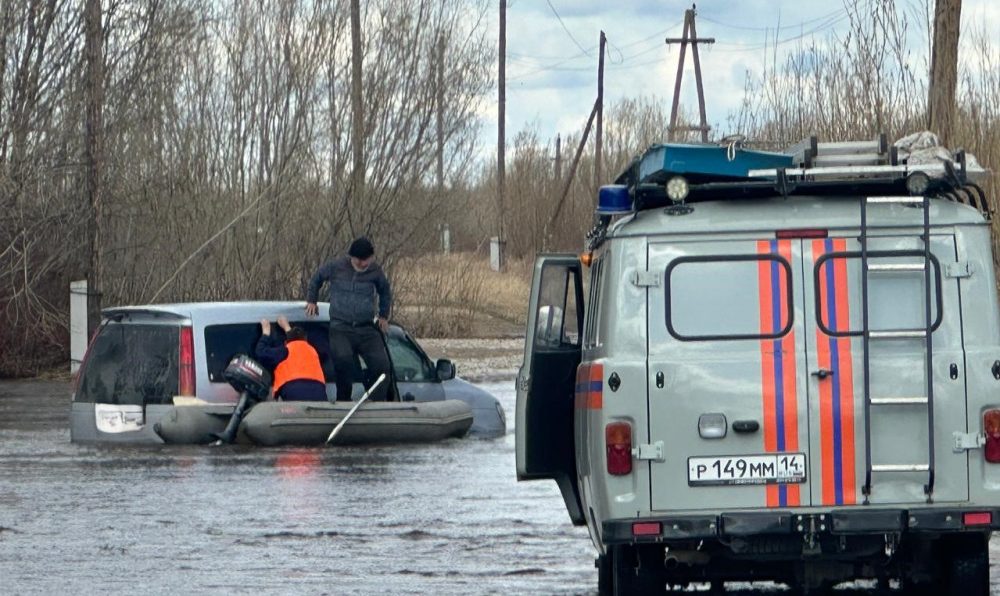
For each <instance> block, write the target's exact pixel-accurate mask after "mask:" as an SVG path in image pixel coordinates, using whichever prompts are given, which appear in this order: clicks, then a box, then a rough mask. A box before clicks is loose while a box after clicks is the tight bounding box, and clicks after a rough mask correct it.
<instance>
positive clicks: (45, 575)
mask: <svg viewBox="0 0 1000 596" xmlns="http://www.w3.org/2000/svg"><path fill="white" fill-rule="evenodd" d="M484 387H485V388H487V389H488V390H490V391H491V392H493V393H494V394H495V395H497V396H499V397H500V399H501V401H502V403H503V405H504V407H505V409H506V411H507V416H508V420H510V421H513V418H514V416H513V413H514V391H513V379H512V378H511V379H508V380H504V381H500V382H490V383H485V384H484ZM68 395H69V388H68V385H67V384H66V383H58V382H44V381H28V382H25V381H18V382H6V381H5V382H0V578H2V579H0V586H2V588H0V591H2V592H3V593H4V594H34V593H68V592H72V593H74V594H92V593H94V594H96V593H116V594H117V593H140V592H141V593H149V592H152V593H177V594H181V593H184V594H187V593H207V592H214V593H220V592H224V593H236V594H242V593H246V594H255V595H260V594H289V593H296V594H321V593H329V594H371V593H375V592H378V593H390V594H596V585H597V574H596V571H595V570H594V568H593V557H594V551H593V549H592V547H591V545H590V541H589V538H588V537H587V534H586V531H585V530H584V529H582V528H574V527H573V526H572V525H571V524H570V523H569V519H568V518H567V515H566V512H565V511H564V509H563V506H562V501H561V499H560V497H559V494H558V491H557V490H556V487H555V484H553V483H550V482H529V483H517V482H516V481H515V479H514V438H513V434H510V433H508V435H507V436H505V437H503V438H500V439H496V440H473V439H467V440H450V441H447V442H443V443H440V444H435V445H421V446H394V447H378V448H370V447H346V448H345V447H339V448H336V449H322V448H314V449H302V448H260V447H255V448H238V447H230V446H227V447H176V446H170V447H168V446H163V447H153V448H135V447H132V448H104V447H100V448H99V447H92V446H81V445H74V444H71V443H70V442H69V431H68V424H67V416H68V410H69V397H68ZM511 430H512V429H511ZM994 542H996V541H994ZM994 546H996V545H995V544H994ZM996 581H997V577H996V573H994V582H996ZM741 591H742V590H741ZM763 591H764V592H769V591H773V590H766V589H765V590H763ZM742 592H743V593H744V594H746V593H753V592H754V591H752V590H746V591H742ZM848 592H849V593H858V592H863V590H849V591H848ZM994 593H998V594H1000V590H995V592H994Z"/></svg>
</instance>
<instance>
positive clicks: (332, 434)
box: [326, 373, 385, 443]
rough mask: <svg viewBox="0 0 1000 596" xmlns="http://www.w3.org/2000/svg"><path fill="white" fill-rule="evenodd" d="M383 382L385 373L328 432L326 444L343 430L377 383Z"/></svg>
mask: <svg viewBox="0 0 1000 596" xmlns="http://www.w3.org/2000/svg"><path fill="white" fill-rule="evenodd" d="M384 380H385V373H382V374H380V375H379V376H378V378H377V379H375V382H374V383H372V386H371V387H369V388H368V391H365V394H364V395H362V396H361V399H359V400H358V403H356V404H354V407H353V408H351V411H350V412H348V413H347V416H344V418H343V419H342V420H341V421H340V422H339V423H337V426H335V427H333V430H332V431H330V436H329V437H327V438H326V442H327V443H329V442H330V441H332V440H333V438H334V437H336V436H337V433H339V432H340V429H342V428H344V425H345V424H347V421H348V420H349V419H350V418H351V416H353V415H354V413H355V412H357V411H358V408H360V407H361V404H363V403H365V400H366V399H368V397H369V396H370V395H371V394H372V391H375V388H376V387H378V386H379V383H381V382H382V381H384Z"/></svg>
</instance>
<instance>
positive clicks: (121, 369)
mask: <svg viewBox="0 0 1000 596" xmlns="http://www.w3.org/2000/svg"><path fill="white" fill-rule="evenodd" d="M179 336H180V327H178V326H177V325H152V324H149V325H145V324H137V323H108V324H107V325H105V326H104V327H102V328H101V331H100V333H99V334H98V335H97V337H96V338H95V339H94V342H93V344H92V345H91V346H90V348H89V352H88V354H87V357H86V364H85V365H84V367H83V370H81V371H80V382H79V385H78V387H77V391H76V397H75V399H76V401H81V402H98V403H108V404H119V405H145V404H162V403H170V402H171V400H172V399H173V396H174V395H175V394H176V393H177V359H178V344H179Z"/></svg>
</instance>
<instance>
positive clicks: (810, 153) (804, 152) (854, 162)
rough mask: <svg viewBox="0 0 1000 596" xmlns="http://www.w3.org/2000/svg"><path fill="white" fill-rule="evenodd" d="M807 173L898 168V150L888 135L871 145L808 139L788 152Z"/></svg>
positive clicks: (877, 139)
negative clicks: (808, 170)
mask: <svg viewBox="0 0 1000 596" xmlns="http://www.w3.org/2000/svg"><path fill="white" fill-rule="evenodd" d="M784 153H787V154H789V155H791V156H792V163H794V164H796V167H799V168H803V169H811V168H844V167H858V166H887V165H893V166H894V165H896V161H897V158H896V147H894V146H890V145H889V143H888V140H887V139H886V135H885V133H884V132H883V133H880V134H879V135H878V136H877V137H875V138H874V139H872V140H870V141H825V142H821V141H820V140H819V139H818V138H817V137H816V136H811V137H806V138H804V139H802V140H801V141H799V142H798V143H796V144H794V145H792V146H791V147H788V148H787V149H785V150H784Z"/></svg>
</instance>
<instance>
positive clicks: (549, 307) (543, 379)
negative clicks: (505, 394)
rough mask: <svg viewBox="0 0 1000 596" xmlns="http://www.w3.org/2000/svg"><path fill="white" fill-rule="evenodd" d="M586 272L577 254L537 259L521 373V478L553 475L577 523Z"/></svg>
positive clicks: (579, 511)
mask: <svg viewBox="0 0 1000 596" xmlns="http://www.w3.org/2000/svg"><path fill="white" fill-rule="evenodd" d="M582 274H583V271H582V268H581V265H580V259H579V258H578V257H577V256H576V255H542V256H540V257H538V260H536V261H535V271H534V275H533V278H532V282H531V301H530V302H529V306H528V327H527V331H526V333H525V338H524V362H523V363H522V365H521V369H520V371H518V375H517V415H516V416H517V418H516V423H515V424H516V438H517V479H518V480H543V479H547V478H551V479H553V480H555V481H556V484H558V485H559V490H560V491H561V492H562V496H563V500H564V501H565V502H566V509H567V511H568V512H569V514H570V518H571V519H572V520H573V523H574V524H577V525H580V524H583V522H584V520H583V511H582V508H581V505H580V495H579V489H578V488H577V482H576V479H577V476H576V458H575V455H574V443H573V399H574V388H575V382H576V369H577V367H578V366H579V365H580V339H581V338H580V332H581V330H582V328H583V275H582Z"/></svg>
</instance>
